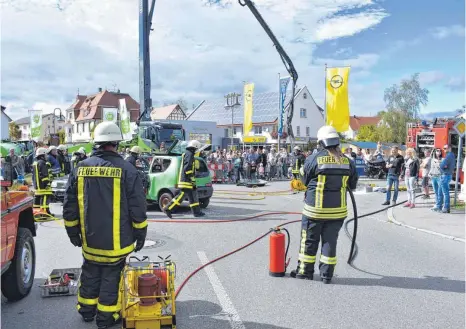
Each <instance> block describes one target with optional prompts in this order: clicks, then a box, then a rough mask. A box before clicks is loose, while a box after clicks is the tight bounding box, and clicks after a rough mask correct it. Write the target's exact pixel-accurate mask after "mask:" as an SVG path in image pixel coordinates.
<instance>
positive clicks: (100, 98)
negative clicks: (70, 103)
mask: <svg viewBox="0 0 466 329" xmlns="http://www.w3.org/2000/svg"><path fill="white" fill-rule="evenodd" d="M121 98H124V99H125V100H126V107H127V109H128V111H129V112H130V120H131V121H132V122H134V121H136V120H137V118H138V117H139V103H138V102H136V101H135V100H134V99H133V98H132V97H131V96H130V95H129V94H124V93H116V92H110V91H107V90H104V91H102V92H99V93H97V94H93V95H89V96H87V97H86V98H85V99H84V100H83V102H82V103H81V105H80V106H79V115H78V116H77V117H76V121H82V120H96V119H102V107H117V108H118V107H119V104H120V103H119V100H120V99H121Z"/></svg>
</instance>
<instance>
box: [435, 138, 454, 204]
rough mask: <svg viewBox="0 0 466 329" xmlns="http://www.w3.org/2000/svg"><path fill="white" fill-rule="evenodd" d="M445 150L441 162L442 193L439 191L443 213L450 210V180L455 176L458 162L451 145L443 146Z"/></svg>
mask: <svg viewBox="0 0 466 329" xmlns="http://www.w3.org/2000/svg"><path fill="white" fill-rule="evenodd" d="M443 151H444V152H445V158H443V160H442V162H441V163H440V173H441V176H440V193H439V204H440V205H442V203H443V209H442V210H440V208H439V210H438V211H441V212H443V213H449V212H450V181H451V178H452V176H453V171H454V170H455V164H456V157H455V155H454V154H453V152H452V151H451V146H450V145H448V144H446V145H445V146H444V147H443Z"/></svg>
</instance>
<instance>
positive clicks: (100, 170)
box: [63, 151, 147, 264]
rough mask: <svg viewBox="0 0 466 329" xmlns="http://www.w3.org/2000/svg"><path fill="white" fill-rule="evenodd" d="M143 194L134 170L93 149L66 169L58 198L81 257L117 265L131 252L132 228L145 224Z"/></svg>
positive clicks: (120, 161)
mask: <svg viewBox="0 0 466 329" xmlns="http://www.w3.org/2000/svg"><path fill="white" fill-rule="evenodd" d="M146 209H147V206H146V196H145V194H144V190H143V187H142V182H141V178H140V176H139V174H138V171H137V170H136V168H134V166H133V165H131V164H130V163H128V162H127V161H125V160H124V159H123V158H122V157H121V156H120V155H118V154H117V153H115V152H110V151H97V152H95V153H94V154H93V155H92V156H91V157H89V158H88V159H86V160H83V161H80V162H79V163H78V165H77V167H76V168H75V169H74V170H73V171H72V172H71V174H70V176H69V178H68V184H67V186H66V193H65V198H64V202H63V218H64V219H65V227H66V230H67V233H68V235H69V236H71V235H76V234H81V240H82V252H83V256H84V258H85V259H87V260H88V261H90V262H95V263H107V264H109V263H118V262H119V261H120V260H121V259H123V258H125V257H126V256H127V255H128V254H129V253H131V252H132V251H133V250H134V242H135V237H134V235H133V231H134V230H137V229H145V227H146V226H147V221H146V219H147V216H146Z"/></svg>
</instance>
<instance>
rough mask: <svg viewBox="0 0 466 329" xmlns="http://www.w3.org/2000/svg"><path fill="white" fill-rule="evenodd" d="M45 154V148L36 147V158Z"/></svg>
mask: <svg viewBox="0 0 466 329" xmlns="http://www.w3.org/2000/svg"><path fill="white" fill-rule="evenodd" d="M46 154H47V149H46V148H45V147H38V148H37V149H36V157H38V156H41V155H46Z"/></svg>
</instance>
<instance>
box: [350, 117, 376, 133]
mask: <svg viewBox="0 0 466 329" xmlns="http://www.w3.org/2000/svg"><path fill="white" fill-rule="evenodd" d="M380 120H381V118H380V117H359V116H356V115H353V116H352V117H350V127H351V129H353V130H354V131H358V130H359V128H360V127H361V126H368V125H377V124H378V123H379V122H380Z"/></svg>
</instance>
